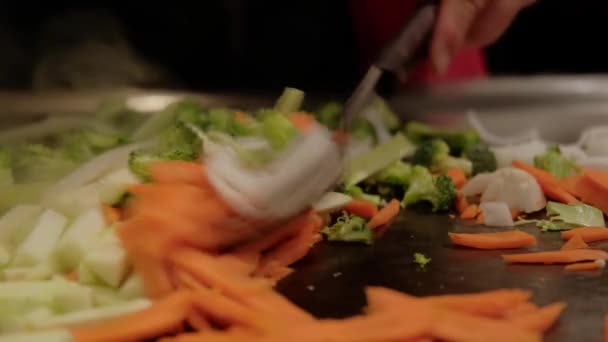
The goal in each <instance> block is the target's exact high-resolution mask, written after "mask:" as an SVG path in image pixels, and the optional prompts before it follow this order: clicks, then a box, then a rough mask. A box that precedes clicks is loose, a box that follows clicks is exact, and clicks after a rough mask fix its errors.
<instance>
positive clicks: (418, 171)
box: [402, 165, 456, 211]
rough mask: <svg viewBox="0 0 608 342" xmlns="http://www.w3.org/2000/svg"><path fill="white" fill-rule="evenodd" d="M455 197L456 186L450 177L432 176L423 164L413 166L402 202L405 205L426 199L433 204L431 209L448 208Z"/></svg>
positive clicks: (440, 209)
mask: <svg viewBox="0 0 608 342" xmlns="http://www.w3.org/2000/svg"><path fill="white" fill-rule="evenodd" d="M455 198H456V186H455V185H454V182H453V181H452V179H451V178H450V177H448V176H445V175H439V176H433V175H431V173H430V172H429V170H428V169H427V168H425V167H423V166H419V165H417V166H414V167H413V168H412V175H411V179H410V185H409V187H408V189H407V191H406V192H405V195H404V196H403V200H402V204H403V205H404V206H405V207H407V206H409V205H411V204H414V203H417V202H421V201H426V202H430V203H431V204H432V206H433V211H445V210H448V209H450V207H451V206H452V204H453V203H454V199H455Z"/></svg>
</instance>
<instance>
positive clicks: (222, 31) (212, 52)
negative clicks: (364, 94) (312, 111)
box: [0, 0, 608, 91]
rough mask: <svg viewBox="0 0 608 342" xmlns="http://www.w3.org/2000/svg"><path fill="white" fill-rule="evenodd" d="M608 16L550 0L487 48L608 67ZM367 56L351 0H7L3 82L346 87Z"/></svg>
mask: <svg viewBox="0 0 608 342" xmlns="http://www.w3.org/2000/svg"><path fill="white" fill-rule="evenodd" d="M352 1H357V0H352ZM378 1H382V0H378ZM606 23H608V1H604V0H579V1H573V0H539V1H538V3H537V4H536V5H534V6H533V7H531V8H529V9H527V10H525V11H524V12H522V13H521V15H520V16H519V18H518V19H517V20H516V22H515V23H514V25H513V26H512V27H511V28H510V30H509V31H508V32H507V34H506V35H505V36H504V37H503V38H502V39H501V40H500V41H498V42H497V43H496V44H495V45H493V46H491V47H490V48H488V49H487V51H486V54H487V59H488V65H489V67H490V71H491V72H492V73H493V74H496V75H500V74H535V73H599V72H602V73H603V72H607V71H608V49H606V48H604V45H605V40H604V32H608V29H606ZM117 51H118V52H117ZM357 56H358V52H357V45H356V38H355V37H354V34H353V32H352V23H351V21H350V17H349V10H348V1H342V0H299V1H284V0H283V1H279V0H221V1H220V0H199V1H171V2H168V1H167V2H157V3H154V2H151V1H147V2H142V1H122V2H111V1H99V2H95V1H28V0H22V1H0V87H2V88H32V87H33V88H57V87H63V88H86V87H89V88H91V87H97V86H107V85H110V86H111V85H120V84H138V85H144V86H166V85H169V86H171V87H178V88H188V89H194V90H215V91H223V90H273V91H275V90H276V91H278V90H279V89H281V88H282V87H283V86H286V85H289V86H296V87H300V88H303V89H308V90H317V91H341V90H344V89H349V87H352V85H353V84H354V83H355V82H356V81H357V78H358V76H359V75H358V71H359V70H360V69H359V68H358V65H357V63H358V60H357Z"/></svg>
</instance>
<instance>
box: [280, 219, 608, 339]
mask: <svg viewBox="0 0 608 342" xmlns="http://www.w3.org/2000/svg"><path fill="white" fill-rule="evenodd" d="M521 229H522V230H524V231H526V232H528V233H532V234H534V235H536V236H537V238H538V245H537V246H534V247H532V248H529V249H526V250H503V251H483V250H473V249H466V248H459V247H455V246H452V245H451V243H450V241H449V238H448V235H447V232H449V231H454V232H490V231H499V229H494V228H486V227H480V226H470V225H465V224H462V223H458V222H454V221H452V220H450V219H449V218H448V217H447V215H432V214H421V213H416V212H413V211H406V212H404V213H403V214H402V215H401V216H400V218H398V219H397V220H396V221H395V222H394V223H393V225H392V226H391V227H390V228H389V229H388V230H387V231H386V232H385V233H384V234H383V235H382V236H381V237H380V238H379V239H378V240H377V241H376V242H375V244H374V245H373V246H369V247H368V246H364V245H354V244H350V245H348V244H339V243H327V242H324V243H320V244H319V245H318V246H317V247H315V248H314V249H313V250H312V251H311V252H310V253H309V255H308V256H307V257H306V258H304V259H303V260H302V261H300V262H299V263H298V264H297V265H295V268H296V272H294V273H293V274H292V275H290V276H289V277H287V278H285V279H284V280H283V281H281V282H280V283H279V284H278V285H277V289H278V291H280V292H281V293H283V294H284V295H286V296H287V297H288V298H289V299H290V300H291V301H293V302H294V303H295V304H297V305H299V306H300V307H302V308H304V309H305V310H307V311H309V312H311V313H312V314H314V315H316V316H317V317H321V318H343V317H348V316H351V315H355V314H358V313H360V312H361V309H362V308H363V306H364V305H365V297H364V293H363V289H364V287H365V286H368V285H374V286H385V287H389V288H393V289H397V290H400V291H403V292H406V293H409V294H413V295H417V296H422V295H436V294H449V293H470V292H478V291H484V290H490V289H498V288H524V289H530V290H532V291H533V292H534V296H533V298H532V300H533V301H534V302H536V303H537V304H539V305H545V304H549V303H552V302H557V301H565V302H567V303H568V308H567V309H566V310H565V311H564V313H563V314H562V316H561V319H560V322H559V323H558V324H557V325H556V326H555V327H554V328H553V329H552V330H551V331H550V332H549V333H548V334H547V335H546V339H545V341H549V342H558V341H559V342H562V341H577V342H579V341H580V342H583V341H585V342H586V341H589V342H593V341H602V333H603V330H602V327H603V317H604V314H605V313H608V274H606V272H602V271H591V272H589V271H586V272H565V271H563V266H560V265H555V266H554V265H507V264H505V263H504V262H503V261H502V259H501V257H500V256H501V254H506V253H521V252H525V251H535V250H555V249H559V248H560V247H561V245H562V244H563V242H562V241H561V237H560V234H559V233H557V232H548V233H542V232H540V230H539V229H538V228H536V227H525V226H524V227H522V228H521ZM594 247H597V248H603V249H606V248H608V244H606V243H604V244H594ZM415 252H420V253H424V254H425V255H427V256H428V257H430V258H431V259H432V261H431V263H430V264H428V265H427V267H426V269H425V270H422V269H420V268H419V267H418V265H417V264H415V263H414V262H413V255H414V253H415Z"/></svg>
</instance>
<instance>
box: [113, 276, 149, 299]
mask: <svg viewBox="0 0 608 342" xmlns="http://www.w3.org/2000/svg"><path fill="white" fill-rule="evenodd" d="M118 292H119V293H120V295H121V296H122V297H123V298H125V299H135V298H144V297H145V296H146V294H145V293H144V285H143V283H142V281H141V277H140V276H139V274H137V273H135V272H132V273H131V275H130V276H129V277H128V278H127V280H125V283H124V284H122V286H121V287H120V289H119V290H118Z"/></svg>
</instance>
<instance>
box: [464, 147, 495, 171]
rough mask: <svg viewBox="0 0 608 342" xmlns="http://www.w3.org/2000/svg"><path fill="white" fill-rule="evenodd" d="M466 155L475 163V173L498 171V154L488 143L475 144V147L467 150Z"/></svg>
mask: <svg viewBox="0 0 608 342" xmlns="http://www.w3.org/2000/svg"><path fill="white" fill-rule="evenodd" d="M464 157H465V158H467V159H468V160H470V161H471V163H472V164H473V172H472V174H473V175H476V174H478V173H484V172H493V171H496V168H497V162H496V156H495V155H494V152H492V151H491V150H490V149H489V148H488V146H486V145H483V144H477V145H475V147H473V148H471V149H469V150H467V151H465V153H464Z"/></svg>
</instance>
